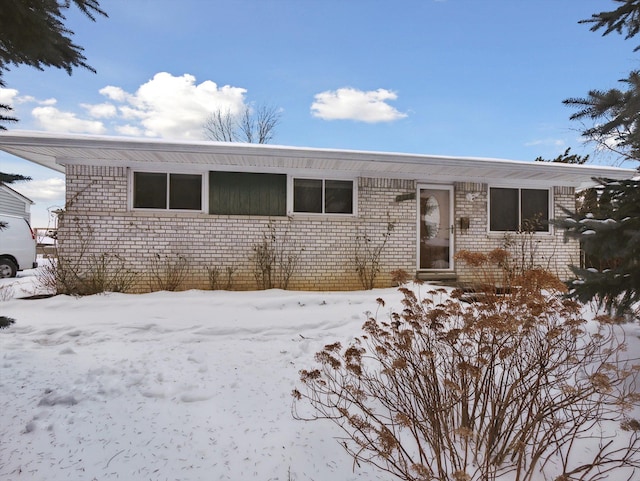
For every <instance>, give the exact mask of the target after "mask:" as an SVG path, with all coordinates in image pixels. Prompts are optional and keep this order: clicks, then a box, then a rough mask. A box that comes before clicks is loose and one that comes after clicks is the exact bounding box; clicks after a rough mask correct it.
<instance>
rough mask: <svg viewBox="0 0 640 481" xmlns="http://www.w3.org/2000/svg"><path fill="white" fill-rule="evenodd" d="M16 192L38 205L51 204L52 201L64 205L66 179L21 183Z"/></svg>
mask: <svg viewBox="0 0 640 481" xmlns="http://www.w3.org/2000/svg"><path fill="white" fill-rule="evenodd" d="M16 190H17V191H18V192H20V193H21V194H22V195H25V196H27V197H29V198H30V199H31V200H32V201H34V202H36V203H38V204H39V203H44V204H49V203H51V202H52V201H54V202H58V203H60V202H62V203H64V179H62V178H51V179H44V180H30V181H28V182H20V183H19V184H17V185H16Z"/></svg>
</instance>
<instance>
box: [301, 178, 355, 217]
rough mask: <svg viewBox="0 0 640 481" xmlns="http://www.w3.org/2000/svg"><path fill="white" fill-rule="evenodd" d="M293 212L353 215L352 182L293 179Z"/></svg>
mask: <svg viewBox="0 0 640 481" xmlns="http://www.w3.org/2000/svg"><path fill="white" fill-rule="evenodd" d="M293 211H294V212H298V213H313V214H353V181H352V180H329V179H326V180H325V179H293Z"/></svg>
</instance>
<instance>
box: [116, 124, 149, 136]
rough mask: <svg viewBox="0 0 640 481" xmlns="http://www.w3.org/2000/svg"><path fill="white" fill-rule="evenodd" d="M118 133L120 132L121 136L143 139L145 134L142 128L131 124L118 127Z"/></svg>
mask: <svg viewBox="0 0 640 481" xmlns="http://www.w3.org/2000/svg"><path fill="white" fill-rule="evenodd" d="M116 132H118V133H119V134H120V135H126V136H129V137H141V136H142V135H143V134H144V132H143V131H142V129H141V128H139V127H136V126H134V125H130V124H126V125H120V126H118V127H116Z"/></svg>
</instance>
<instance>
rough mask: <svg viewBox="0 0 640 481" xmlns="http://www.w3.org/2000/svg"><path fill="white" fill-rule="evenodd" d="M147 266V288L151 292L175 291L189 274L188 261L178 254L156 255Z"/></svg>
mask: <svg viewBox="0 0 640 481" xmlns="http://www.w3.org/2000/svg"><path fill="white" fill-rule="evenodd" d="M149 265H150V267H149V276H150V279H149V288H150V289H151V290H152V291H177V290H178V289H179V288H180V287H181V286H182V284H183V282H184V280H185V279H186V277H187V274H188V272H189V261H188V260H187V258H186V257H185V256H183V255H180V254H168V255H160V254H158V253H156V254H154V255H153V256H152V257H151V262H150V263H149Z"/></svg>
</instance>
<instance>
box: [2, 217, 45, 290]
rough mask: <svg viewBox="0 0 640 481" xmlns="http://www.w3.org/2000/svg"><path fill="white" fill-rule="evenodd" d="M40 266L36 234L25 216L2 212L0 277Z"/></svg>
mask: <svg viewBox="0 0 640 481" xmlns="http://www.w3.org/2000/svg"><path fill="white" fill-rule="evenodd" d="M35 267H38V263H37V262H36V236H35V234H34V233H33V230H31V226H30V225H29V223H28V222H27V221H26V219H24V218H23V217H18V216H15V215H4V214H0V278H3V277H15V276H16V273H17V272H18V271H22V270H24V269H33V268H35Z"/></svg>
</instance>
